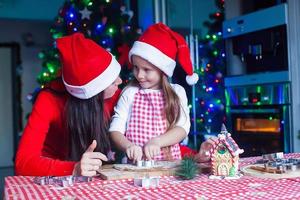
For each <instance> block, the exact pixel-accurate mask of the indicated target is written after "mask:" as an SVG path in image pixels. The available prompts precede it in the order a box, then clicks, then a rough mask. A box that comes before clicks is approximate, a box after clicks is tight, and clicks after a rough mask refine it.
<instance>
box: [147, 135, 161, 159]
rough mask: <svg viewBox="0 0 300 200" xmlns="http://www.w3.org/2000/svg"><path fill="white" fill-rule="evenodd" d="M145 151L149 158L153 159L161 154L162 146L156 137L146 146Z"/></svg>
mask: <svg viewBox="0 0 300 200" xmlns="http://www.w3.org/2000/svg"><path fill="white" fill-rule="evenodd" d="M144 153H145V156H146V158H147V159H148V160H152V159H153V158H154V157H155V156H157V155H159V154H160V146H159V144H158V142H156V141H155V139H154V138H153V139H151V140H149V141H148V142H147V144H146V145H145V146H144Z"/></svg>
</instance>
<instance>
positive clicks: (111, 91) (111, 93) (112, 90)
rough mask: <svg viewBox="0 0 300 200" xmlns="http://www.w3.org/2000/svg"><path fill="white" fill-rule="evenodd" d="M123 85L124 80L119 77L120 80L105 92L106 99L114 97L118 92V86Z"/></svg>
mask: <svg viewBox="0 0 300 200" xmlns="http://www.w3.org/2000/svg"><path fill="white" fill-rule="evenodd" d="M121 83H122V79H121V78H120V77H119V76H118V78H117V79H116V80H115V81H114V82H113V83H112V84H111V85H110V86H108V87H107V88H106V89H105V90H104V91H103V95H104V99H108V98H110V97H112V96H114V94H115V92H116V91H117V90H118V86H119V85H120V84H121Z"/></svg>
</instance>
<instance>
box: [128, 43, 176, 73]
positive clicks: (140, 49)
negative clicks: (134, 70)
mask: <svg viewBox="0 0 300 200" xmlns="http://www.w3.org/2000/svg"><path fill="white" fill-rule="evenodd" d="M132 55H137V56H140V57H142V58H143V59H145V60H147V61H148V62H150V63H152V64H153V65H155V67H157V68H159V69H160V70H161V71H163V72H164V73H165V74H166V75H167V76H169V77H171V76H172V75H173V72H174V69H175V66H176V62H175V61H174V60H173V59H172V58H170V57H169V56H167V55H166V54H164V53H163V52H161V51H160V50H159V49H157V48H155V47H153V46H152V45H149V44H147V43H145V42H140V41H135V42H134V44H133V46H132V48H131V50H130V51H129V55H128V56H129V61H130V62H131V56H132Z"/></svg>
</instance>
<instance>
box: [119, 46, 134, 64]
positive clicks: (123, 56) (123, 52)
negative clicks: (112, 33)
mask: <svg viewBox="0 0 300 200" xmlns="http://www.w3.org/2000/svg"><path fill="white" fill-rule="evenodd" d="M129 50H130V48H129V46H128V45H127V44H126V43H124V44H122V45H121V46H119V47H118V53H119V55H120V56H119V59H118V62H119V63H120V65H121V66H124V65H127V66H128V69H130V68H131V65H130V63H129V60H128V53H129Z"/></svg>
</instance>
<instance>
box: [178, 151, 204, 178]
mask: <svg viewBox="0 0 300 200" xmlns="http://www.w3.org/2000/svg"><path fill="white" fill-rule="evenodd" d="M198 173H199V167H198V164H197V162H196V160H195V157H194V156H193V155H188V156H184V157H183V158H182V160H181V163H180V165H179V168H178V170H177V171H176V173H175V175H176V176H179V177H180V178H182V179H185V180H190V179H193V178H194V177H195V176H196V175H197V174H198Z"/></svg>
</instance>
